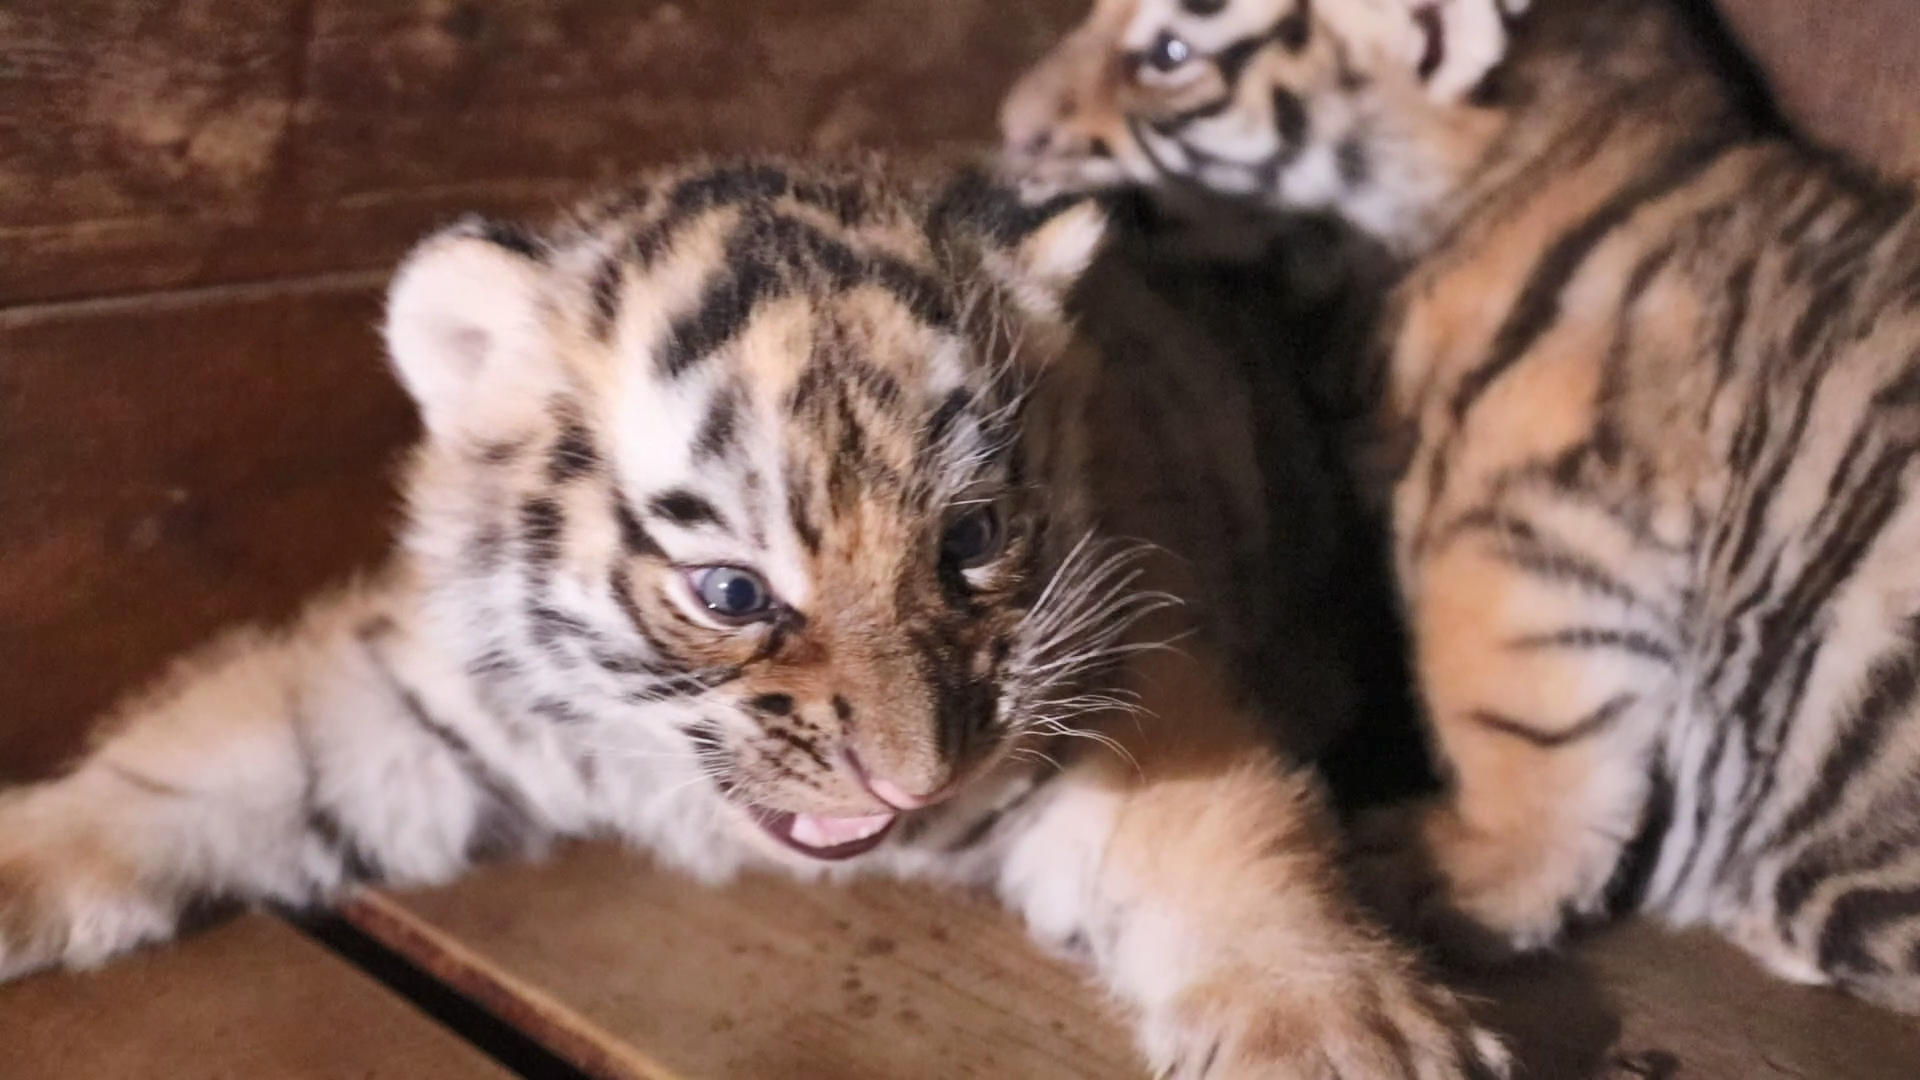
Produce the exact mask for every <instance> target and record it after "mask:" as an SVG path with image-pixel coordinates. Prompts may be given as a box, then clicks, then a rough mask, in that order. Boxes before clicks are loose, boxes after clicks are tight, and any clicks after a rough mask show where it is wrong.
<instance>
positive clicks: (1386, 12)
mask: <svg viewBox="0 0 1920 1080" xmlns="http://www.w3.org/2000/svg"><path fill="white" fill-rule="evenodd" d="M1531 3H1532V0H1368V2H1367V3H1364V4H1354V5H1347V4H1331V5H1328V6H1327V7H1326V8H1325V17H1326V18H1327V19H1328V21H1329V22H1335V23H1341V22H1345V23H1347V25H1342V26H1339V29H1341V30H1342V31H1343V32H1344V33H1345V34H1347V35H1348V36H1349V37H1351V38H1353V39H1355V40H1358V41H1362V42H1366V43H1368V44H1371V45H1373V46H1374V47H1375V48H1376V49H1378V50H1379V51H1381V52H1382V53H1384V54H1385V56H1384V57H1383V58H1384V59H1385V60H1387V61H1388V62H1390V63H1394V64H1397V65H1400V66H1402V67H1405V68H1407V69H1410V70H1411V71H1412V73H1413V74H1414V76H1415V77H1416V78H1417V79H1419V81H1420V83H1421V84H1422V85H1423V86H1425V87H1426V90H1427V94H1428V95H1429V96H1430V97H1432V98H1433V99H1434V100H1435V101H1440V102H1444V103H1448V104H1451V103H1454V102H1457V101H1460V100H1461V99H1463V98H1465V97H1466V96H1467V95H1468V94H1469V93H1471V92H1472V91H1473V89H1474V88H1475V87H1477V86H1479V85H1480V83H1481V82H1482V81H1483V80H1484V79H1486V77H1487V75H1488V74H1489V73H1490V72H1492V71H1493V69H1494V68H1495V67H1498V66H1499V64H1500V62H1501V61H1502V60H1504V59H1506V56H1507V48H1508V46H1509V45H1511V44H1512V39H1513V30H1512V27H1513V23H1514V22H1515V20H1517V19H1519V18H1520V16H1521V15H1523V14H1525V13H1526V10H1527V8H1528V7H1529V6H1530V5H1531Z"/></svg>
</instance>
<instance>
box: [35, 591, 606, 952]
mask: <svg viewBox="0 0 1920 1080" xmlns="http://www.w3.org/2000/svg"><path fill="white" fill-rule="evenodd" d="M395 616H396V612H395V611H394V605H393V604H392V603H390V602H389V598H387V597H383V596H381V595H379V594H376V593H368V592H354V591H350V592H348V593H345V594H342V595H338V596H335V597H333V598H331V599H329V600H325V601H321V602H319V603H317V604H315V605H314V606H313V607H312V608H311V609H310V610H309V612H308V613H307V614H306V615H305V616H304V617H303V618H302V619H301V620H300V621H299V622H297V623H296V624H295V625H294V626H293V627H292V628H290V629H289V630H287V631H285V632H281V633H256V632H249V633H240V634H236V635H233V636H230V637H229V638H228V639H227V640H226V641H225V642H224V643H222V644H218V645H215V646H213V647H211V648H209V649H207V650H204V651H203V652H201V653H200V654H198V655H195V656H190V657H188V658H187V659H186V660H185V661H184V662H183V663H182V664H181V665H180V666H179V668H178V669H177V670H176V671H175V672H174V674H173V676H172V677H171V678H169V679H167V680H165V681H163V683H162V684H161V685H160V686H159V687H158V688H156V689H155V690H154V691H153V692H151V693H150V694H148V695H147V696H146V697H145V698H144V699H136V700H135V701H134V702H133V703H132V704H131V705H130V707H129V708H127V709H126V710H125V711H123V713H122V714H121V716H120V717H119V719H118V720H117V721H116V722H114V723H113V724H111V725H110V727H109V728H108V730H107V731H106V732H105V733H104V735H103V737H102V738H101V739H100V740H99V742H98V744H97V745H96V747H95V748H94V749H93V750H92V752H91V753H89V754H88V755H87V756H86V757H85V758H83V759H81V761H80V762H79V763H78V764H77V765H76V766H75V767H74V768H73V769H72V771H70V772H69V773H68V774H67V775H65V776H63V777H61V778H59V779H56V780H51V781H47V782H44V783H39V784H32V785H28V786H25V787H21V788H17V789H14V790H11V791H8V792H6V793H5V794H4V795H0V980H4V979H7V978H11V977H13V976H16V975H20V974H23V973H25V972H29V971H33V970H36V969H40V968H46V967H54V966H65V967H76V968H82V967H90V966H92V965H95V964H98V963H100V962H102V961H104V960H106V959H108V958H109V957H111V956H113V955H114V954H116V953H119V952H122V951H124V950H127V949H130V948H133V947H134V946H137V945H140V944H143V943H146V942H152V941H160V940H164V939H167V938H170V937H172V936H173V935H174V933H175V932H176V930H177V929H178V927H179V925H180V923H181V921H182V920H183V918H185V917H186V916H188V915H189V914H190V913H192V912H193V911H194V910H195V909H196V908H199V907H201V906H202V905H206V904H209V903H213V904H221V903H228V902H230V903H235V904H251V903H266V904H280V905H289V906H295V907H302V906H307V905H312V904H316V903H324V902H326V901H328V900H329V899H331V898H333V897H335V896H337V895H339V894H340V893H341V892H342V890H345V889H349V888H352V887H354V886H356V885H359V884H363V883H366V882H370V881H375V880H378V881H395V882H408V881H411V882H431V881H439V880H444V879H446V878H448V877H450V876H452V875H453V874H455V873H456V872H458V871H459V870H460V869H462V868H463V867H465V866H466V865H467V862H468V860H469V858H470V857H472V856H473V855H475V854H478V853H480V851H479V849H481V848H484V847H488V846H491V845H494V844H495V843H500V844H507V845H510V844H513V843H516V842H519V841H531V840H533V839H535V838H536V837H537V836H538V835H539V834H540V833H541V832H543V831H546V830H547V829H548V828H549V826H550V825H551V824H554V823H557V822H558V821H564V820H566V819H567V817H568V809H567V806H566V803H565V800H564V799H562V800H559V801H555V800H551V799H545V798H535V797H533V796H532V795H531V794H529V792H533V791H537V790H538V788H537V785H535V784H532V783H528V782H527V781H529V780H531V779H534V778H536V777H537V774H538V770H539V769H540V768H541V765H540V764H539V759H540V758H541V756H542V755H541V754H540V752H539V751H538V750H537V749H535V748H532V747H527V748H524V749H523V752H521V753H520V754H517V755H516V754H510V753H508V752H506V751H507V748H506V747H505V746H504V745H503V744H502V742H501V733H500V732H499V731H498V730H496V729H495V728H494V726H493V725H492V724H491V723H490V722H488V721H486V720H485V719H484V718H483V715H482V712H481V710H478V709H476V708H474V707H473V703H471V702H469V701H467V700H465V698H464V697H463V696H462V694H461V692H460V691H461V684H460V683H459V681H458V680H457V679H452V678H448V677H446V676H444V675H441V674H439V673H440V672H441V671H442V670H443V669H442V667H441V666H440V665H439V664H438V663H437V662H435V661H433V660H431V659H430V656H431V654H430V652H428V651H427V650H425V649H423V648H421V647H420V643H419V642H418V641H417V640H416V639H414V638H412V637H411V636H410V635H409V634H408V633H407V632H406V631H405V630H403V629H402V628H401V627H400V626H399V624H398V623H397V622H396V617H395ZM509 763H510V764H511V768H513V769H514V770H515V772H514V773H513V774H509V773H508V772H507V769H508V768H509ZM543 804H544V805H543Z"/></svg>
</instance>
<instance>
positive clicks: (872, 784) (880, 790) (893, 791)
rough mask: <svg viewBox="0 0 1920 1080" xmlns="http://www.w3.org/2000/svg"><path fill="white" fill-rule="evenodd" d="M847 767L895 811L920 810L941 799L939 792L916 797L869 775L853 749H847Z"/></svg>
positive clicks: (869, 790)
mask: <svg viewBox="0 0 1920 1080" xmlns="http://www.w3.org/2000/svg"><path fill="white" fill-rule="evenodd" d="M847 765H848V766H849V767H850V768H852V769H853V775H855V776H857V777H859V778H860V782H861V783H862V784H864V785H866V788H867V791H868V792H870V793H872V795H873V797H874V798H876V799H879V800H880V801H881V802H883V803H886V804H887V805H888V806H891V807H893V808H894V809H895V810H918V809H920V808H921V807H923V806H930V805H932V804H933V803H934V802H936V801H938V799H939V795H940V793H939V792H938V791H936V792H933V793H932V794H930V795H915V794H913V793H911V792H909V791H908V790H907V789H906V788H903V787H901V786H900V785H899V784H896V783H894V782H893V781H891V780H888V779H887V778H885V777H882V776H875V775H873V774H872V773H869V772H868V771H867V768H866V766H865V765H863V764H861V761H860V755H858V754H856V753H854V752H853V748H852V747H848V748H847Z"/></svg>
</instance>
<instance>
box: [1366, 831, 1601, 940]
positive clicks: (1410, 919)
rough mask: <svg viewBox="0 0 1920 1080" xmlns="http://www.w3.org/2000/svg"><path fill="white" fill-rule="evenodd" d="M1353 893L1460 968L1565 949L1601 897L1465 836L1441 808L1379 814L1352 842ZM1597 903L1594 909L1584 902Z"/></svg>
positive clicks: (1496, 845) (1520, 856) (1492, 842)
mask: <svg viewBox="0 0 1920 1080" xmlns="http://www.w3.org/2000/svg"><path fill="white" fill-rule="evenodd" d="M1352 848H1353V854H1352V859H1351V862H1350V867H1349V870H1350V873H1351V874H1352V876H1353V880H1354V887H1355V891H1356V892H1357V894H1358V895H1359V897H1360V898H1361V900H1362V901H1363V902H1364V903H1365V905H1366V906H1367V908H1368V909H1369V910H1370V911H1372V912H1373V914H1374V915H1375V916H1376V917H1377V918H1379V919H1380V920H1381V921H1383V922H1385V923H1386V924H1387V925H1389V926H1391V927H1393V928H1394V929H1396V930H1398V931H1400V932H1401V933H1403V934H1406V935H1408V936H1409V937H1412V938H1414V939H1416V940H1419V941H1421V942H1424V943H1426V944H1429V945H1431V946H1433V947H1434V948H1435V949H1437V950H1438V951H1439V952H1440V954H1441V955H1442V956H1444V957H1445V958H1446V959H1447V960H1448V961H1450V962H1453V963H1457V964H1467V965H1475V966H1488V965H1494V964H1498V963H1501V962H1503V961H1506V960H1510V959H1512V958H1513V957H1514V956H1515V955H1518V954H1522V953H1527V952H1533V951H1536V950H1539V949H1544V948H1548V947H1550V946H1552V945H1554V944H1555V943H1556V942H1558V941H1559V939H1560V937H1561V934H1562V932H1563V931H1564V930H1565V928H1566V924H1567V921H1568V919H1569V917H1571V916H1574V915H1578V914H1582V913H1585V912H1586V911H1587V909H1588V908H1589V907H1591V906H1592V904H1594V903H1597V902H1598V894H1597V892H1596V893H1595V894H1594V895H1593V896H1591V897H1585V898H1583V896H1582V895H1581V894H1582V890H1580V889H1577V888H1574V887H1572V886H1570V885H1569V884H1567V883H1566V882H1563V881H1561V880H1559V878H1558V877H1557V876H1556V875H1554V874H1553V873H1551V872H1549V871H1548V868H1547V865H1543V864H1541V863H1540V862H1538V861H1536V860H1533V859H1530V858H1527V857H1526V855H1525V853H1524V852H1519V851H1516V850H1514V849H1512V848H1510V847H1508V846H1507V845H1505V844H1503V843H1501V842H1500V841H1499V840H1498V839H1496V838H1491V837H1486V836H1483V835H1478V834H1475V833H1474V832H1472V831H1471V830H1469V829H1467V828H1465V827H1463V826H1462V825H1461V824H1460V823H1459V821H1458V819H1457V817H1456V816H1455V815H1454V813H1453V812H1452V810H1451V809H1449V808H1448V807H1447V806H1446V805H1445V804H1444V803H1441V802H1437V801H1435V802H1425V803H1416V804H1411V805H1407V806H1397V807H1388V808H1385V809H1383V810H1378V811H1374V812H1373V813H1372V814H1370V815H1368V816H1366V817H1364V818H1362V819H1361V821H1360V823H1359V824H1358V825H1357V826H1356V827H1355V828H1354V830H1353V832H1352ZM1588 900H1591V901H1592V903H1588V902H1587V901H1588Z"/></svg>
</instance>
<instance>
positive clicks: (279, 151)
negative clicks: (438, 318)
mask: <svg viewBox="0 0 1920 1080" xmlns="http://www.w3.org/2000/svg"><path fill="white" fill-rule="evenodd" d="M1079 7H1080V3H1079V0H1041V2H1037V3H998V2H990V0H674V2H657V0H517V2H516V0H462V2H457V3H455V2H446V0H300V2H297V3H260V2H258V0H195V2H184V3H174V4H154V3H149V2H144V0H22V2H16V3H10V4H8V5H6V6H5V7H4V8H0V103H3V104H0V114H4V115H0V304H8V303H17V302H20V301H23V300H34V299H37V300H45V299H55V298H62V297H74V296H99V295H111V294H118V293H123V292H129V291H138V290H153V289H165V288H177V287H181V286H191V285H205V284H210V283H217V282H234V281H251V280H257V279H260V278H274V277H293V276H299V275H304V274H311V273H318V272H329V271H339V270H355V269H368V268H377V267H384V266H385V265H387V264H388V263H389V262H391V261H392V260H393V258H394V257H395V256H396V255H397V254H398V253H399V252H400V251H401V250H403V248H404V247H405V245H406V244H407V243H409V242H410V241H411V240H412V239H413V238H414V237H415V236H417V235H418V234H419V233H421V232H422V231H423V230H425V229H426V228H428V227H429V226H431V225H432V224H433V223H434V222H436V221H439V220H443V219H445V218H447V217H449V216H450V215H453V214H456V213H459V212H464V211H468V210H480V211H489V212H500V213H539V212H544V211H545V210H547V209H548V208H550V207H551V206H553V205H554V204H556V203H559V202H562V201H564V200H565V199H568V198H571V197H572V196H574V195H576V194H577V193H578V192H579V191H580V190H581V189H582V187H583V186H585V185H588V184H591V183H593V182H596V181H598V182H607V181H612V180H615V179H617V178H619V177H620V176H621V175H622V174H624V173H626V172H628V171H630V170H632V169H634V168H635V167H637V166H640V165H643V164H646V163H649V162H657V161H661V160H664V159H668V158H673V157H679V156H682V155H685V154H689V153H693V152H698V151H732V150H743V149H788V150H802V149H807V148H820V147H836V146H844V145H849V144H867V143H872V144H885V145H892V146H913V147H924V146H932V145H938V144H941V143H945V142H948V141H951V140H956V139H979V138H985V137H989V136H990V135H991V133H992V121H993V114H994V109H995V106H996V104H997V97H998V95H999V93H1000V90H1001V88H1002V87H1003V86H1005V85H1006V84H1007V83H1008V82H1009V81H1010V80H1011V79H1012V78H1013V76H1014V74H1015V73H1016V71H1017V70H1018V69H1019V67H1021V66H1022V65H1023V64H1024V63H1026V62H1027V60H1028V59H1030V58H1031V57H1032V56H1034V55H1037V53H1038V52H1039V50H1040V49H1042V48H1043V47H1044V46H1045V45H1046V44H1047V43H1048V42H1049V41H1050V40H1051V38H1052V37H1053V36H1054V35H1056V34H1057V33H1058V32H1059V31H1060V30H1061V29H1062V28H1064V27H1065V26H1066V25H1067V24H1068V23H1069V22H1070V21H1071V20H1072V19H1073V18H1075V17H1077V15H1078V14H1079V11H1078V8H1079Z"/></svg>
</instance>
